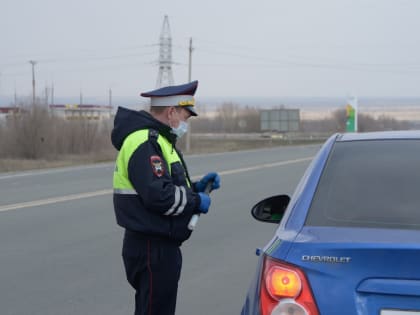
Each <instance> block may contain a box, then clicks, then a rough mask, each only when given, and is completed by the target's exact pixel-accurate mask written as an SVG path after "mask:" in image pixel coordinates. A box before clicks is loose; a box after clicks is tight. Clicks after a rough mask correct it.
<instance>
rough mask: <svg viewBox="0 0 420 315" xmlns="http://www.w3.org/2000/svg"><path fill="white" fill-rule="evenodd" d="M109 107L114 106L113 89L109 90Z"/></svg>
mask: <svg viewBox="0 0 420 315" xmlns="http://www.w3.org/2000/svg"><path fill="white" fill-rule="evenodd" d="M109 106H112V89H111V88H110V89H109Z"/></svg>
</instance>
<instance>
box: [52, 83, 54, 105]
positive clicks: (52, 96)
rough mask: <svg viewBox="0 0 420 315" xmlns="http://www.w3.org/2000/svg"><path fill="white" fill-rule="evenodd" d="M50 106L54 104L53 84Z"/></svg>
mask: <svg viewBox="0 0 420 315" xmlns="http://www.w3.org/2000/svg"><path fill="white" fill-rule="evenodd" d="M51 104H54V82H53V83H51Z"/></svg>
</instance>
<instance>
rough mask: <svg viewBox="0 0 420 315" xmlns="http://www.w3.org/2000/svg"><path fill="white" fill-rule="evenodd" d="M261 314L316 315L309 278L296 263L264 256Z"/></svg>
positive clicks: (316, 310) (317, 314)
mask: <svg viewBox="0 0 420 315" xmlns="http://www.w3.org/2000/svg"><path fill="white" fill-rule="evenodd" d="M260 298H261V302H260V308H261V314H262V315H283V314H290V315H319V313H318V309H317V306H316V304H315V300H314V298H313V295H312V291H311V288H310V287H309V283H308V280H307V279H306V276H305V274H304V273H303V271H302V270H300V269H299V268H297V267H296V266H293V265H289V264H287V263H284V262H281V261H278V260H274V259H272V258H270V257H268V256H265V257H264V266H263V272H262V279H261V289H260Z"/></svg>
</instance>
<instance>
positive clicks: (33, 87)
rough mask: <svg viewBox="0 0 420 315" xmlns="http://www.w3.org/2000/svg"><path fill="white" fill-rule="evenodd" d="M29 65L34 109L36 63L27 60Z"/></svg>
mask: <svg viewBox="0 0 420 315" xmlns="http://www.w3.org/2000/svg"><path fill="white" fill-rule="evenodd" d="M29 63H30V64H31V65H32V107H35V65H36V64H37V62H36V61H35V60H29Z"/></svg>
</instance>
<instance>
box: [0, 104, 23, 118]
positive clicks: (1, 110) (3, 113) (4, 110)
mask: <svg viewBox="0 0 420 315" xmlns="http://www.w3.org/2000/svg"><path fill="white" fill-rule="evenodd" d="M24 111H25V110H24V109H22V108H20V107H0V121H1V120H6V118H7V117H8V116H11V115H13V114H18V113H22V112H24Z"/></svg>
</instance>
